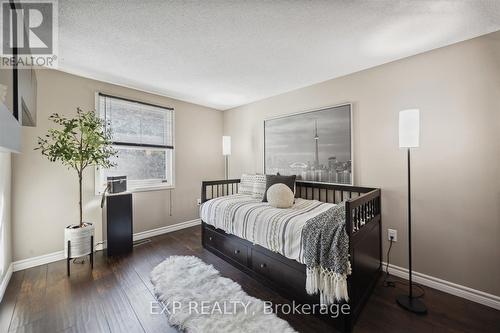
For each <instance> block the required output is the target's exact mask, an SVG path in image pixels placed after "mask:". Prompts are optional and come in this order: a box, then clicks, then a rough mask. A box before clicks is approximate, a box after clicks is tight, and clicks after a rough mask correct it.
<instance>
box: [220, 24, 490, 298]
mask: <svg viewBox="0 0 500 333" xmlns="http://www.w3.org/2000/svg"><path fill="white" fill-rule="evenodd" d="M345 102H352V103H353V118H354V119H353V122H354V133H353V134H354V165H355V167H354V174H355V181H356V184H359V185H365V186H379V187H381V188H382V193H383V194H382V201H383V204H382V207H383V216H382V219H383V222H382V223H383V243H384V252H386V250H387V247H388V242H387V241H386V239H387V228H396V229H397V230H398V232H399V233H398V236H399V237H398V238H399V239H398V242H397V243H396V244H395V245H394V247H393V253H392V255H391V261H392V263H393V264H395V265H398V266H403V267H407V242H406V240H405V235H406V232H407V229H406V215H405V214H406V159H405V157H406V155H405V151H403V150H400V149H399V148H398V112H399V111H400V110H402V109H405V108H410V107H411V108H415V107H416V108H420V111H421V147H420V148H418V149H415V150H414V152H413V155H412V159H413V161H412V166H413V175H412V177H413V178H412V179H413V184H414V185H413V196H414V197H413V207H412V208H413V209H414V215H413V217H414V224H413V226H414V228H413V239H414V267H413V268H414V270H416V271H418V272H421V273H424V274H428V275H431V276H434V277H438V278H441V279H445V280H448V281H451V282H455V283H458V284H461V285H465V286H468V287H471V288H474V289H478V290H482V291H485V292H488V293H492V294H495V295H500V265H499V260H500V259H499V258H500V208H499V207H500V33H498V32H497V33H494V34H490V35H487V36H483V37H481V38H477V39H473V40H470V41H466V42H463V43H459V44H456V45H452V46H449V47H445V48H442V49H438V50H435V51H431V52H428V53H424V54H421V55H417V56H414V57H411V58H407V59H403V60H400V61H396V62H393V63H390V64H386V65H382V66H379V67H375V68H372V69H369V70H365V71H362V72H358V73H355V74H352V75H348V76H345V77H342V78H338V79H334V80H330V81H327V82H323V83H320V84H316V85H313V86H309V87H306V88H303V89H299V90H296V91H292V92H289V93H286V94H282V95H279V96H275V97H272V98H268V99H265V100H263V101H259V102H256V103H252V104H249V105H246V106H242V107H239V108H236V109H233V110H229V111H225V112H224V134H225V135H231V136H232V145H233V149H232V153H233V154H232V156H231V176H233V177H239V175H240V174H241V173H242V172H263V170H262V169H263V161H262V159H263V120H264V119H265V118H268V117H271V116H275V115H279V114H286V113H293V112H299V111H302V110H309V109H315V108H320V107H324V106H329V105H336V104H340V103H345ZM384 257H385V256H384Z"/></svg>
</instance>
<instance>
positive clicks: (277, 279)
mask: <svg viewBox="0 0 500 333" xmlns="http://www.w3.org/2000/svg"><path fill="white" fill-rule="evenodd" d="M239 183H240V180H239V179H229V180H216V181H204V182H202V188H201V200H202V203H203V202H205V201H208V200H210V199H213V198H216V197H220V196H225V195H231V194H236V193H238V186H239ZM295 197H297V198H303V199H310V200H319V201H322V202H330V203H339V202H341V201H343V200H344V199H349V200H347V201H346V229H347V233H348V235H349V254H350V259H351V266H352V274H351V275H350V276H349V277H348V279H347V284H348V292H349V297H350V300H349V302H348V303H349V305H350V313H349V314H348V315H340V316H338V317H337V318H332V316H331V315H322V316H321V317H322V318H323V319H325V320H327V321H328V322H329V323H331V324H332V325H333V326H334V327H335V328H336V329H338V330H340V331H341V332H350V331H351V330H352V328H353V326H354V323H355V322H356V319H357V318H358V316H359V314H360V312H361V310H362V308H363V306H364V305H365V303H366V302H367V300H368V298H369V296H370V294H371V292H372V291H373V288H374V287H375V284H376V282H377V280H378V278H379V276H380V273H381V267H382V242H381V239H382V237H381V235H382V233H381V232H382V228H381V202H380V189H377V188H368V187H358V186H348V185H336V184H325V183H314V182H304V181H297V182H296V194H295ZM201 225H202V244H203V247H204V248H206V249H207V250H209V251H210V252H212V253H214V254H216V255H217V256H219V257H221V258H223V259H224V260H226V261H227V262H229V263H231V264H232V265H233V266H235V267H237V268H239V269H240V270H242V271H243V272H245V273H247V274H249V275H250V276H252V277H253V278H255V279H256V280H258V281H260V282H262V283H263V284H265V285H266V286H268V287H269V288H271V289H273V290H275V291H276V292H278V293H279V294H280V295H282V296H283V297H285V298H288V299H290V300H295V301H296V302H298V303H300V304H318V303H319V295H314V296H311V295H308V294H307V293H306V291H305V281H306V273H305V271H306V267H305V265H303V264H301V263H299V262H297V261H295V260H291V259H288V258H286V257H284V256H282V255H280V254H278V253H275V252H272V251H270V250H268V249H266V248H264V247H262V246H259V245H256V244H252V243H251V242H249V241H247V240H245V239H242V238H239V237H237V236H234V235H230V234H227V233H226V232H224V231H223V230H221V229H217V228H215V227H213V226H211V225H209V224H207V223H205V222H203V221H202V223H201Z"/></svg>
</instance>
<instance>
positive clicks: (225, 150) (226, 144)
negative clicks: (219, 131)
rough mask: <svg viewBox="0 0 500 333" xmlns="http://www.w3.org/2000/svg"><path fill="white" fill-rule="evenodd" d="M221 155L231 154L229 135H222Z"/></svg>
mask: <svg viewBox="0 0 500 333" xmlns="http://www.w3.org/2000/svg"><path fill="white" fill-rule="evenodd" d="M222 155H224V156H227V155H231V137H230V136H227V135H224V136H223V137H222Z"/></svg>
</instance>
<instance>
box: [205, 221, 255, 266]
mask: <svg viewBox="0 0 500 333" xmlns="http://www.w3.org/2000/svg"><path fill="white" fill-rule="evenodd" d="M203 238H204V243H205V246H208V247H211V248H212V249H215V250H217V251H219V252H221V253H222V254H224V255H226V256H228V257H229V258H231V259H233V260H234V261H236V262H238V263H240V264H242V265H244V266H248V264H249V256H250V253H249V249H248V247H247V246H246V245H244V244H242V243H241V242H238V241H235V240H232V239H229V238H228V237H226V236H224V235H221V234H220V233H218V232H216V231H213V230H210V229H205V233H204V235H203Z"/></svg>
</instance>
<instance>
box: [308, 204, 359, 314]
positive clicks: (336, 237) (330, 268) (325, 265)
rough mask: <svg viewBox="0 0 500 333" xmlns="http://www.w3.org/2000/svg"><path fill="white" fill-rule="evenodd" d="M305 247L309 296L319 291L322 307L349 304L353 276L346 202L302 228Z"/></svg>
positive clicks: (318, 216)
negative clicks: (350, 282)
mask: <svg viewBox="0 0 500 333" xmlns="http://www.w3.org/2000/svg"><path fill="white" fill-rule="evenodd" d="M302 244H303V248H304V260H305V264H306V266H307V278H306V291H307V293H308V294H310V295H313V294H316V293H318V292H319V293H320V299H321V303H322V304H331V303H334V302H335V301H341V300H345V301H348V300H349V296H348V293H347V275H349V274H351V264H350V261H349V236H348V235H347V232H346V230H345V202H342V203H340V204H338V205H336V206H335V207H332V208H330V209H329V210H327V211H325V212H324V213H321V214H319V215H317V216H315V217H314V218H312V219H310V220H309V221H307V223H306V225H305V226H304V228H303V229H302Z"/></svg>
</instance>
